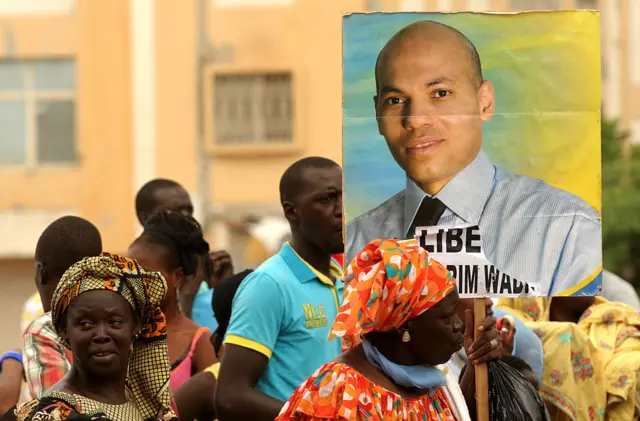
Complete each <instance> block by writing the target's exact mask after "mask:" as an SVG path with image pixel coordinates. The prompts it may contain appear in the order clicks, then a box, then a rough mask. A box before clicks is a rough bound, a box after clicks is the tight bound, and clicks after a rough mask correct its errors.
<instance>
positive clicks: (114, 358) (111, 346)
mask: <svg viewBox="0 0 640 421" xmlns="http://www.w3.org/2000/svg"><path fill="white" fill-rule="evenodd" d="M65 327H66V329H65V331H64V332H63V333H62V336H63V338H65V339H66V340H67V342H68V343H69V345H70V348H71V352H72V353H73V365H74V366H76V367H77V369H78V370H82V371H83V372H85V373H90V374H91V375H93V376H95V377H114V376H124V375H126V372H127V367H128V365H129V356H130V351H131V344H132V343H133V339H134V336H135V334H136V331H137V329H138V326H137V322H136V320H135V317H134V315H133V310H132V309H131V306H130V305H129V303H128V302H127V301H126V300H125V299H124V298H123V297H122V296H120V294H118V293H115V292H112V291H107V290H96V291H88V292H85V293H83V294H80V295H79V296H78V297H77V298H75V299H74V300H73V301H72V302H71V304H70V305H69V308H68V309H67V312H66V326H65Z"/></svg>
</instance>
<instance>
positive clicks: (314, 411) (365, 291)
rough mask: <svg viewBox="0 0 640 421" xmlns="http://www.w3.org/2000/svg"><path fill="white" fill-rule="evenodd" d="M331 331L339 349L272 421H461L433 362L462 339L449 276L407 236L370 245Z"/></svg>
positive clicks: (456, 399)
mask: <svg viewBox="0 0 640 421" xmlns="http://www.w3.org/2000/svg"><path fill="white" fill-rule="evenodd" d="M346 276H347V277H350V276H353V279H352V280H351V281H350V283H349V285H348V287H347V289H346V291H345V299H344V303H343V305H342V307H341V309H340V313H339V314H338V316H337V318H336V320H335V322H334V324H333V327H332V330H331V333H330V339H331V338H337V337H342V338H343V347H344V348H345V350H346V352H345V353H344V354H343V355H341V356H340V357H339V358H337V359H336V360H334V361H332V362H330V363H328V364H326V365H324V366H323V367H321V368H320V369H318V370H317V371H316V372H315V373H314V374H313V375H312V376H311V377H310V378H309V379H307V381H305V382H304V383H303V384H302V385H301V386H300V387H299V388H298V389H297V390H296V391H295V392H294V394H293V396H292V397H291V398H290V399H289V401H288V402H287V403H286V404H285V406H284V408H283V409H282V412H281V414H280V416H279V417H278V418H277V419H276V421H285V420H300V421H320V420H341V421H360V420H367V421H382V420H396V421H400V420H417V419H420V420H442V421H454V420H456V421H468V420H469V413H468V410H467V407H466V404H465V402H464V398H463V397H462V393H461V391H460V388H459V386H458V384H457V381H456V379H455V378H452V376H450V375H448V373H447V372H446V370H445V369H443V367H442V366H440V365H441V364H444V363H446V362H447V361H448V360H449V358H450V357H451V355H452V354H453V353H454V352H456V351H457V350H459V349H460V348H461V347H462V344H463V334H462V326H463V324H462V321H461V320H460V319H459V318H458V316H457V315H456V305H457V302H458V292H457V290H456V281H455V279H454V278H453V277H452V276H451V273H450V272H449V271H448V270H447V269H446V268H445V267H444V266H442V265H441V264H440V263H438V262H436V261H434V260H432V259H431V258H430V257H429V254H428V253H427V252H426V251H425V250H424V249H422V248H421V247H420V246H419V245H418V244H417V243H416V241H415V240H405V241H399V240H376V241H373V242H371V243H370V244H369V245H367V247H365V249H364V250H362V251H361V252H360V253H359V254H358V256H357V257H356V258H355V259H354V260H353V261H352V262H351V263H350V265H349V267H348V268H347V273H346Z"/></svg>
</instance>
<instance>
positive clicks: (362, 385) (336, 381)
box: [275, 362, 455, 421]
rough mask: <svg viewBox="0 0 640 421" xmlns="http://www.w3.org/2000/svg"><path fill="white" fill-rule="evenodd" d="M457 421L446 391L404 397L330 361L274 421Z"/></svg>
mask: <svg viewBox="0 0 640 421" xmlns="http://www.w3.org/2000/svg"><path fill="white" fill-rule="evenodd" d="M294 420H295V421H321V420H337V421H383V420H384V421H405V420H406V421H418V420H419V421H455V418H454V416H453V413H452V410H451V408H450V406H449V402H448V401H447V398H446V395H445V392H444V389H443V388H438V389H437V391H436V393H434V394H433V396H431V397H430V396H429V395H425V396H422V397H419V398H415V399H409V398H404V397H402V396H399V395H397V394H395V393H393V392H390V391H388V390H386V389H384V388H383V387H381V386H378V385H377V384H375V383H373V382H372V381H370V380H369V379H367V378H366V377H364V376H363V375H362V374H360V373H359V372H358V371H356V370H354V369H353V368H351V367H349V366H347V365H345V364H342V363H339V362H331V363H328V364H325V365H324V366H323V367H321V368H319V369H318V370H317V371H316V372H315V373H314V374H313V375H312V376H311V377H309V378H308V379H307V380H306V381H305V382H304V383H303V384H302V385H300V387H298V389H296V391H295V392H294V393H293V395H292V396H291V398H290V399H289V401H288V402H287V403H286V404H285V406H284V407H283V408H282V411H281V412H280V415H279V416H278V418H276V420H275V421H294Z"/></svg>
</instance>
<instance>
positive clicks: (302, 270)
mask: <svg viewBox="0 0 640 421" xmlns="http://www.w3.org/2000/svg"><path fill="white" fill-rule="evenodd" d="M434 31H435V32H434ZM433 34H437V35H438V39H439V40H440V41H443V40H444V41H446V42H449V44H450V45H448V47H447V49H446V51H447V52H448V53H449V54H450V55H451V56H452V57H454V56H455V57H454V58H455V59H456V60H459V61H460V62H463V61H464V60H468V57H467V56H468V54H469V52H470V51H472V49H471V48H470V47H469V46H468V45H467V44H466V42H465V41H464V39H463V38H461V34H456V33H451V32H450V30H449V29H447V28H443V27H442V25H441V26H438V27H433V25H431V24H420V25H417V26H415V27H413V28H412V29H410V30H408V31H406V32H403V33H402V34H401V35H399V36H398V37H397V38H394V39H393V40H392V41H390V44H389V45H391V46H392V47H393V48H391V47H389V48H386V49H385V50H384V51H383V52H384V54H382V55H381V60H379V63H378V65H379V66H382V67H384V68H385V69H382V67H381V68H380V69H379V71H378V69H377V71H376V78H377V77H380V78H381V81H382V82H384V81H385V80H387V79H389V80H390V79H393V78H396V79H398V78H399V82H398V81H396V82H398V83H401V82H402V83H404V82H406V81H407V80H409V79H407V78H406V77H400V74H401V70H403V69H406V68H407V66H403V65H400V64H398V63H402V60H400V59H399V57H400V56H402V55H403V54H404V55H405V56H406V52H407V51H409V50H411V49H412V48H414V47H415V48H417V47H418V46H419V45H418V44H416V43H418V42H423V41H424V40H425V39H427V38H428V37H427V35H428V36H431V35H433ZM408 40H409V41H411V42H412V43H413V44H411V46H409V44H408V43H407V41H408ZM425 45H426V44H425ZM422 47H424V48H426V47H425V46H424V45H422V46H421V48H422ZM434 48H435V47H434ZM439 48H440V47H439ZM392 50H393V51H392ZM425 54H427V53H425ZM456 54H459V57H458V56H456ZM465 54H466V55H465ZM456 57H457V58H456ZM404 58H405V59H408V58H407V57H404ZM392 62H393V63H395V64H393V63H392ZM414 64H415V63H414ZM409 67H411V66H409ZM445 67H446V66H445ZM477 67H479V62H478V66H477ZM383 70H384V71H383ZM475 74H476V73H474V72H464V74H462V73H460V74H457V75H454V76H455V77H460V78H470V81H475V80H476V79H474V77H475V76H474V75H475ZM480 76H481V75H480ZM480 76H478V80H477V82H478V86H477V87H476V88H474V89H476V90H478V89H479V90H480V91H482V92H484V94H483V95H480V96H479V97H478V98H480V99H481V100H483V101H488V102H487V104H486V108H487V110H488V111H487V112H492V110H493V102H492V91H491V89H490V87H489V86H490V85H489V84H486V83H484V82H483V81H482V80H481V77H480ZM452 77H453V76H452ZM385 78H386V79H385ZM376 80H377V79H376ZM403 81H404V82H403ZM387 82H388V80H387ZM385 83H386V82H385ZM389 83H390V82H389ZM465 83H466V82H465ZM469 83H471V82H469ZM474 83H475V82H474ZM461 84H462V82H461ZM409 85H411V86H410V88H411V89H413V88H419V89H420V90H422V89H423V85H422V84H409ZM459 86H462V85H459ZM469 86H472V85H469ZM473 86H476V85H473ZM469 89H471V88H469ZM480 91H478V92H480ZM474 92H475V91H474ZM482 92H481V93H482ZM489 93H491V95H489ZM376 101H377V100H376ZM394 104H395V102H394V103H393V104H391V105H394ZM378 105H379V104H378ZM468 105H469V106H470V107H471V105H473V103H471V102H469V103H468ZM380 107H382V105H380ZM396 123H397V121H396ZM380 124H381V133H382V132H384V133H385V134H386V135H387V137H389V139H391V140H393V139H392V138H393V136H395V135H397V134H398V132H397V130H400V129H399V128H398V127H395V126H393V125H394V124H395V123H394V121H392V120H384V119H381V123H380ZM382 126H384V127H382ZM392 126H393V127H392ZM460 127H463V125H462V123H461V124H460V125H459V128H460ZM474 127H475V126H474ZM403 130H404V129H403ZM474 130H476V131H478V130H480V129H479V128H478V127H475V129H474ZM470 136H471V135H470ZM471 137H474V139H475V138H476V137H477V139H475V140H477V142H475V143H477V145H476V146H477V150H476V153H475V155H474V156H470V157H469V160H468V161H469V162H460V163H459V164H460V168H461V170H460V173H459V174H457V175H452V174H444V175H442V177H440V176H439V177H440V179H439V181H438V183H439V187H438V188H440V190H439V191H442V189H443V187H442V186H443V185H447V186H449V187H450V186H451V185H452V183H453V185H454V187H455V186H457V187H458V188H459V189H463V188H467V190H468V186H467V184H465V183H466V182H465V180H467V179H468V178H469V177H471V178H473V177H475V176H476V175H477V174H476V173H475V172H473V171H472V172H471V173H468V172H467V173H466V174H463V173H464V171H468V170H469V168H471V169H472V170H473V168H475V167H477V168H476V169H478V168H479V170H480V173H482V172H483V171H485V170H486V171H493V170H492V169H491V168H493V167H492V166H491V164H490V163H489V162H488V161H487V160H485V159H484V158H483V156H484V155H482V152H481V150H480V142H479V140H480V137H478V136H475V135H473V136H471ZM389 139H388V140H389ZM391 140H389V142H390V143H392V142H391ZM485 161H486V162H485ZM474 162H475V164H474ZM460 174H462V178H459V176H460ZM501 174H502V175H503V176H504V177H506V178H509V177H507V176H506V175H505V174H506V173H501ZM423 175H424V174H423ZM425 177H426V176H425ZM429 177H431V175H429ZM456 177H458V178H456ZM414 178H415V179H417V178H418V177H417V176H416V177H413V178H411V180H414ZM485 178H487V179H489V178H491V177H485ZM450 180H454V181H452V182H450ZM461 180H462V181H461ZM456 183H457V184H456ZM408 186H409V187H411V186H413V187H415V189H417V188H418V186H417V185H416V184H415V183H413V184H411V183H410V184H409V185H408ZM342 187H343V173H342V168H341V167H340V166H339V165H338V164H337V163H336V162H334V161H332V160H330V159H327V158H323V157H307V158H303V159H301V160H298V161H296V162H294V163H293V164H292V165H291V166H290V167H289V168H288V169H287V170H286V171H285V172H284V173H283V174H282V177H281V181H280V185H279V192H280V202H281V205H282V210H283V214H284V217H285V218H286V220H287V221H288V223H289V226H290V235H289V239H288V241H286V242H284V243H283V244H282V247H281V248H280V250H279V251H278V252H277V253H275V254H274V255H272V256H270V257H268V258H266V259H265V260H264V261H263V262H261V264H259V265H257V266H256V267H253V268H244V269H243V270H240V271H236V268H235V267H234V265H233V262H232V259H231V256H230V255H229V254H228V253H227V252H225V251H214V250H211V249H210V246H209V243H208V242H207V241H206V240H205V238H204V233H203V229H202V227H201V226H200V224H199V223H198V222H197V221H196V220H195V219H194V218H193V205H192V203H191V199H190V197H189V194H188V192H187V191H186V190H185V189H184V188H183V187H182V186H181V185H180V184H179V183H177V182H175V181H172V180H167V179H156V180H151V181H150V182H148V183H147V184H146V185H145V186H143V187H142V188H141V190H140V191H139V192H138V194H137V196H136V198H135V209H136V212H137V217H138V219H139V221H140V224H141V225H142V228H143V230H142V234H140V236H139V237H137V238H135V239H132V242H131V245H130V247H129V248H128V250H126V252H125V253H124V255H118V254H114V253H112V250H110V246H109V244H103V241H102V238H101V235H100V232H99V230H98V229H97V228H96V226H95V225H93V224H92V223H91V222H90V221H87V220H86V219H83V218H80V217H77V216H71V215H70V216H65V217H62V218H60V219H58V220H56V221H54V222H52V223H51V224H50V225H49V226H48V227H47V228H46V229H45V230H44V231H43V232H42V234H41V236H40V238H39V240H38V242H37V245H36V249H35V253H34V260H35V262H36V264H35V286H36V289H37V295H36V296H34V297H33V299H32V300H30V301H29V302H28V303H27V304H26V306H25V314H31V316H30V317H31V320H29V321H28V323H25V326H24V329H23V330H24V333H23V339H22V347H21V349H19V350H14V351H9V352H6V353H5V354H3V355H2V356H0V369H1V370H2V371H1V374H0V412H1V413H4V415H2V416H1V417H0V420H11V421H67V420H68V421H74V420H76V421H85V420H86V421H89V420H102V421H123V420H126V421H128V420H134V421H135V420H144V421H147V420H176V419H180V420H183V421H190V420H199V421H205V420H220V421H274V420H276V421H287V420H291V421H296V420H299V421H321V420H340V421H361V420H362V421H364V420H367V421H376V420H397V421H400V420H433V421H435V420H440V421H471V420H475V419H476V418H477V415H478V414H477V413H476V394H475V393H476V377H475V376H476V370H475V369H474V367H476V366H477V365H478V364H483V363H489V364H502V366H504V367H507V368H505V370H507V371H506V372H508V373H510V374H509V375H510V376H515V378H516V379H517V380H518V381H520V382H521V383H522V384H525V385H526V386H525V387H524V389H523V390H524V393H525V394H527V395H528V396H529V397H532V398H533V399H534V400H535V401H536V402H542V401H544V405H543V408H544V407H545V406H546V409H544V410H543V411H542V412H544V414H543V415H541V417H546V418H544V419H553V420H565V419H566V420H571V421H595V420H609V421H623V420H624V421H628V420H634V419H640V394H639V393H638V391H640V383H638V381H637V375H638V371H639V370H640V330H639V329H640V314H639V310H640V304H639V303H638V297H637V295H636V294H635V291H633V288H630V286H629V285H628V283H626V282H625V281H624V280H621V279H619V278H617V277H615V276H613V275H611V274H607V273H606V272H605V275H604V281H603V282H604V289H603V295H602V296H598V297H593V296H583V297H554V298H526V299H525V298H521V299H500V300H498V301H497V302H496V303H494V302H493V301H491V300H489V299H486V300H485V303H486V310H487V311H486V314H487V315H486V317H485V318H484V319H483V320H475V314H474V311H473V306H474V301H473V300H470V299H461V298H460V297H459V294H458V288H457V280H456V279H455V277H454V276H452V273H451V272H450V271H448V270H447V268H446V267H445V266H443V265H442V264H441V263H439V262H437V261H436V260H434V259H433V258H431V257H430V256H429V253H428V252H427V251H426V250H425V249H423V248H421V247H420V245H419V244H418V243H417V241H416V240H415V239H412V238H411V235H409V234H408V233H410V232H411V231H412V229H413V228H415V226H414V225H415V223H416V221H415V220H413V219H420V218H423V217H424V218H426V217H425V216H424V215H423V212H422V210H423V207H424V206H423V204H425V203H427V202H431V200H426V198H427V196H428V194H429V192H428V191H427V190H428V189H427V190H425V189H423V190H422V193H421V194H419V195H415V194H414V195H413V196H412V195H411V191H407V192H404V193H402V194H401V195H400V196H398V197H395V196H394V197H395V199H394V198H392V199H393V200H392V201H391V202H389V203H388V204H387V207H388V208H389V209H387V208H384V207H383V208H384V209H386V211H384V212H383V211H381V210H380V209H378V210H376V211H373V212H372V213H371V214H369V215H368V216H366V217H364V218H360V219H357V220H356V221H355V222H354V223H352V224H351V225H350V227H351V230H352V231H353V232H352V234H353V235H349V230H350V228H349V226H347V234H348V235H347V240H348V241H350V242H351V243H350V246H349V247H348V248H351V249H352V250H351V251H350V252H349V251H348V250H347V257H348V259H347V260H346V261H344V263H343V262H342V260H341V259H342V256H343V255H344V253H345V245H344V235H343V232H344V224H343V219H344V218H343V202H342ZM409 187H408V189H409ZM432 187H433V186H432ZM452 188H453V187H450V188H449V190H448V191H451V189H452ZM415 189H414V190H415ZM487 189H489V188H488V187H487ZM409 190H410V189H409ZM416 191H417V190H416ZM416 191H414V193H416ZM433 193H434V192H433V191H432V192H431V194H433ZM471 193H473V192H469V195H472V194H471ZM475 193H478V191H477V190H476V191H475ZM452 194H453V193H452ZM487 194H488V193H487ZM461 195H462V196H464V195H465V193H464V192H463V193H457V194H456V195H454V196H455V197H453V199H455V198H459V197H460V196H461ZM405 196H406V198H405ZM418 196H419V197H418ZM405 199H406V200H405ZM429 199H432V198H431V197H429ZM436 199H437V200H436V201H437V202H438V204H439V207H440V210H439V211H438V212H436V213H434V215H435V216H434V215H431V216H430V217H429V218H431V219H433V220H432V222H425V221H426V220H427V219H429V218H426V219H422V220H421V221H418V222H419V223H420V224H423V225H424V224H426V225H429V224H431V225H435V224H437V223H438V221H439V220H440V218H441V217H443V215H444V217H449V216H452V215H453V214H454V213H455V212H454V211H451V209H450V208H452V207H455V206H454V205H451V203H453V202H448V203H446V202H447V198H443V200H444V202H445V203H443V202H442V201H440V200H439V199H438V198H436ZM448 199H451V200H453V199H452V197H448ZM483 200H485V202H486V201H489V198H488V196H487V197H485V198H484V199H483ZM492 200H494V201H495V200H497V199H492ZM405 202H411V203H412V204H413V205H415V206H413V208H415V209H412V210H411V214H406V215H409V217H411V216H414V217H415V218H413V219H412V218H405V212H404V211H403V209H404V208H403V207H402V206H404V205H401V203H405ZM500 203H502V202H500ZM492 206H499V204H497V205H492ZM381 209H382V208H381ZM384 209H383V210H384ZM447 209H448V210H449V216H447V215H448V214H447V213H446V212H447ZM464 210H465V209H462V210H461V211H459V212H458V213H456V215H457V214H464ZM466 210H469V208H467V209H466ZM472 210H473V211H475V209H472ZM472 210H469V212H471V211H472ZM432 213H433V212H432ZM416 215H422V216H420V218H418V217H417V216H416ZM387 216H389V218H391V219H389V218H387ZM485 216H486V217H487V218H494V217H495V215H489V214H487V215H485ZM393 218H395V219H393ZM434 218H435V219H434ZM431 219H429V220H431ZM491 221H492V222H491V223H495V224H498V226H499V224H500V220H499V219H497V218H494V219H491ZM593 222H594V221H590V222H589V223H590V224H591V223H593ZM594 226H595V225H594ZM380 230H381V232H384V233H386V234H384V233H383V234H381V236H382V237H384V238H368V237H367V235H368V233H371V232H378V231H380ZM498 231H500V229H498V230H496V233H497V232H498ZM506 231H508V230H503V232H502V234H504V233H505V232H506ZM405 234H406V235H405ZM365 237H367V238H365ZM374 237H375V236H374ZM397 237H402V238H397ZM563 241H564V240H563ZM522 243H523V246H527V247H528V246H530V244H524V241H523V242H522ZM590 246H591V247H592V248H594V249H595V248H597V247H595V245H594V244H590ZM354 247H355V248H354ZM506 251H508V250H506ZM574 254H575V255H576V256H577V257H576V258H577V260H579V261H580V262H581V263H580V268H581V271H586V270H587V269H590V268H591V266H593V264H595V263H596V262H594V261H591V260H590V259H586V260H585V258H584V256H582V257H583V258H582V259H578V257H580V256H578V255H580V253H577V252H576V253H574ZM515 263H519V262H515ZM554 267H555V266H554ZM343 268H346V270H345V269H343ZM538 269H540V268H538ZM562 275H564V274H562ZM554 276H555V274H554ZM558 276H559V275H558ZM566 281H567V280H566V279H564V278H563V279H562V282H566ZM559 282H560V281H559ZM556 289H557V288H556ZM548 290H549V291H552V290H554V289H553V288H551V287H549V288H548ZM622 290H624V291H625V292H624V293H623V294H619V292H620V291H622ZM494 386H495V385H492V384H491V380H490V382H489V385H488V387H489V388H490V389H491V388H493V387H494ZM504 393H507V394H509V393H516V391H515V390H511V391H510V390H507V391H505V392H504ZM518 393H520V392H518ZM508 398H509V396H507V399H508ZM517 398H518V399H516V396H515V395H514V399H513V401H518V400H519V399H520V398H522V396H518V397H517ZM508 415H509V414H507V418H506V419H512V418H509V417H508ZM536 419H538V418H536ZM539 419H543V418H539Z"/></svg>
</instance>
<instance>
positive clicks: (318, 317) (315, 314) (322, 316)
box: [302, 304, 329, 329]
mask: <svg viewBox="0 0 640 421" xmlns="http://www.w3.org/2000/svg"><path fill="white" fill-rule="evenodd" d="M302 308H303V309H304V318H305V321H306V323H305V326H306V327H307V329H315V328H318V327H324V326H327V325H328V324H329V322H328V321H327V312H326V310H325V308H324V306H317V307H316V306H314V305H313V304H302Z"/></svg>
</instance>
